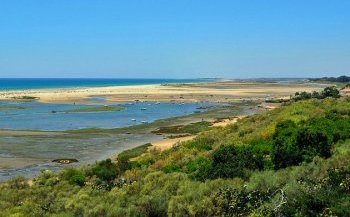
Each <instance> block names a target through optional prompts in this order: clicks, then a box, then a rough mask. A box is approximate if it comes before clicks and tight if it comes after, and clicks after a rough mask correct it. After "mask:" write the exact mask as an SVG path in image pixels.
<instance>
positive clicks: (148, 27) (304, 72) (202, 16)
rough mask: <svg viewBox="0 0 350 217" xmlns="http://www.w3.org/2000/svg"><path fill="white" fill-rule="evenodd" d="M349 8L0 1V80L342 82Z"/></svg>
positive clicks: (201, 0) (305, 1)
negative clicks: (290, 79) (333, 79)
mask: <svg viewBox="0 0 350 217" xmlns="http://www.w3.org/2000/svg"><path fill="white" fill-rule="evenodd" d="M349 11H350V1H349V0H288V1H287V0H275V1H273V0H270V1H268V0H255V1H254V0H241V1H235V0H227V1H224V0H211V1H209V0H198V1H195V0H172V1H170V0H143V1H141V0H139V1H136V0H124V1H118V0H113V1H112V0H103V1H97V0H49V1H48V0H22V1H20V0H0V77H113V78H122V77H123V78H133V77H135V78H147V77H148V78H195V77H225V78H247V77H250V78H251V77H317V76H326V75H328V76H337V75H343V74H346V75H350V12H349Z"/></svg>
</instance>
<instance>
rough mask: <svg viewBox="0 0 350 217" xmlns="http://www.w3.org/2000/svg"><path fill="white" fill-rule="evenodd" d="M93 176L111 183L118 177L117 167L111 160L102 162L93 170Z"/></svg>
mask: <svg viewBox="0 0 350 217" xmlns="http://www.w3.org/2000/svg"><path fill="white" fill-rule="evenodd" d="M92 171H93V174H94V175H96V176H97V177H98V178H99V179H101V180H103V181H107V182H110V181H112V180H113V179H115V178H116V177H117V175H118V171H117V165H116V164H114V163H112V161H111V159H107V160H103V161H100V162H99V163H98V164H97V165H95V166H94V167H93V168H92Z"/></svg>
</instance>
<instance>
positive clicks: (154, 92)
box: [0, 80, 326, 104]
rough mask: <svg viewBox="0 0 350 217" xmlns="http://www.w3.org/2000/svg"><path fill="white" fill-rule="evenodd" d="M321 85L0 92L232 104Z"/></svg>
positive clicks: (81, 99)
mask: <svg viewBox="0 0 350 217" xmlns="http://www.w3.org/2000/svg"><path fill="white" fill-rule="evenodd" d="M325 86H326V85H325V84H321V83H307V82H304V83H300V82H295V83H293V82H291V83H287V84H284V83H275V82H265V81H264V82H258V81H248V80H247V81H237V80H220V81H206V82H196V83H181V84H177V83H167V84H143V85H127V86H108V87H88V88H80V87H78V88H54V89H32V90H13V91H0V100H26V98H32V100H36V101H38V102H43V103H63V104H69V103H72V104H73V103H78V104H80V103H81V104H84V103H85V104H86V103H90V104H96V103H94V102H89V99H91V98H92V97H104V98H105V101H106V103H125V102H135V101H152V102H232V101H242V100H259V99H260V100H261V99H265V98H266V97H269V96H271V97H288V96H289V95H290V94H291V93H295V92H300V91H313V90H319V89H322V88H324V87H325Z"/></svg>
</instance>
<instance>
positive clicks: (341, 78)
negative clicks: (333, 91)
mask: <svg viewBox="0 0 350 217" xmlns="http://www.w3.org/2000/svg"><path fill="white" fill-rule="evenodd" d="M309 80H310V81H316V82H319V81H323V82H324V81H326V82H339V83H347V82H350V77H348V76H345V75H343V76H339V77H323V78H310V79H309Z"/></svg>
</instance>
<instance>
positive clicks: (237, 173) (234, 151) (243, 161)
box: [195, 145, 264, 181]
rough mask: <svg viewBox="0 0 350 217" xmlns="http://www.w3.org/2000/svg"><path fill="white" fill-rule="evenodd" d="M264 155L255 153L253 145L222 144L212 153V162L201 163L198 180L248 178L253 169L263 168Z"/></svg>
mask: <svg viewBox="0 0 350 217" xmlns="http://www.w3.org/2000/svg"><path fill="white" fill-rule="evenodd" d="M263 167H264V160H263V155H262V154H259V153H253V151H252V149H251V146H248V145H244V146H235V145H228V146H221V147H220V148H219V149H217V150H216V151H214V153H213V154H212V159H211V162H209V161H204V162H203V164H199V168H198V169H197V173H196V174H195V177H196V178H197V179H198V180H201V181H204V180H206V179H215V178H234V177H240V178H247V177H248V176H249V173H250V171H251V170H256V169H263Z"/></svg>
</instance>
